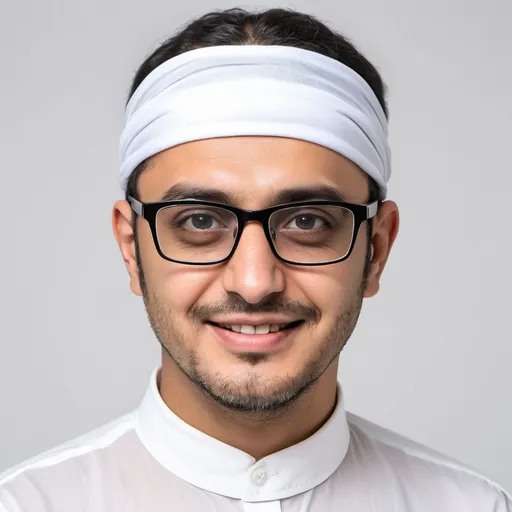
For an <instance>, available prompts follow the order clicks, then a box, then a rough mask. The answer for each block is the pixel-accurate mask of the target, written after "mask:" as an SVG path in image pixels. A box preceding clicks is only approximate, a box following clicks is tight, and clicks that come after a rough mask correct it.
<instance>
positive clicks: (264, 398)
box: [196, 354, 313, 414]
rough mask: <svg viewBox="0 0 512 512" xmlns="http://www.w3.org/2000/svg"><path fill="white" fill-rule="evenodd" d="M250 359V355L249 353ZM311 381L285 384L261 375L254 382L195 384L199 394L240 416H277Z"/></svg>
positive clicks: (296, 398)
mask: <svg viewBox="0 0 512 512" xmlns="http://www.w3.org/2000/svg"><path fill="white" fill-rule="evenodd" d="M251 356H254V354H251ZM312 384H313V382H308V383H303V384H302V385H297V383H285V382H283V380H278V379H276V378H275V375H274V376H273V377H269V379H268V381H265V379H264V377H263V378H262V375H261V374H259V375H258V379H256V378H255V379H251V378H250V377H249V379H247V380H246V381H245V382H236V383H235V382H232V383H230V382H225V383H223V384H220V385H219V383H218V382H217V383H215V384H208V383H207V382H205V381H200V382H196V385H198V386H199V387H200V388H201V389H202V390H203V392H205V393H206V394H207V395H208V397H209V398H210V399H211V400H212V401H214V402H215V403H216V404H218V405H221V406H222V407H223V408H224V409H226V410H229V411H233V412H240V413H270V414H272V413H278V412H283V411H284V410H286V409H289V408H290V407H291V406H292V405H293V404H294V403H295V402H296V401H297V400H298V399H299V398H300V396H302V395H303V394H304V393H305V392H306V391H307V389H309V388H310V387H311V385H312Z"/></svg>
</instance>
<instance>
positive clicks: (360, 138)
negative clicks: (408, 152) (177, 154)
mask: <svg viewBox="0 0 512 512" xmlns="http://www.w3.org/2000/svg"><path fill="white" fill-rule="evenodd" d="M125 123H126V124H125V127H124V130H123V133H122V135H121V142H120V150H121V179H120V184H121V188H122V189H123V190H125V189H126V183H127V181H128V178H129V176H130V174H131V173H132V171H133V170H134V169H135V168H136V167H137V165H139V164H140V163H141V162H143V161H144V160H146V159H147V158H149V157H150V156H153V155H155V154H156V153H159V152H160V151H163V150H164V149H168V148H171V147H173V146H177V145H179V144H182V143H185V142H191V141H195V140H201V139H210V138H215V137H228V136H236V135H267V136H277V137H290V138H294V139H300V140H305V141H309V142H314V143H316V144H319V145H321V146H324V147H327V148H329V149H332V150H333V151H336V152H337V153H340V154H342V155H344V156H345V157H346V158H348V159H349V160H351V161H352V162H354V163H355V164H357V165H358V166H359V167H360V168H361V169H362V170H363V171H364V172H366V173H367V174H369V175H370V176H371V177H372V178H373V179H374V180H375V181H376V182H377V183H378V185H379V188H380V191H381V197H382V198H383V197H385V196H386V190H387V188H386V184H387V182H388V180H389V177H390V174H391V151H390V148H389V144H388V140H387V137H388V127H387V120H386V116H385V114H384V111H383V110H382V107H381V105H380V103H379V101H378V100H377V97H376V96H375V94H374V93H373V91H372V89H371V88H370V86H369V85H368V84H367V83H366V82H365V81H364V80H363V79H362V78H361V77H360V76H359V75H358V74H357V73H356V72H355V71H353V70H352V69H350V68H349V67H348V66H345V65H344V64H342V63H340V62H338V61H337V60H334V59H331V58H330V57H326V56H324V55H320V54H319V53H316V52H313V51H309V50H303V49H299V48H293V47H288V46H261V45H240V46H213V47H206V48H199V49H196V50H191V51H189V52H186V53H183V54H181V55H178V56H177V57H174V58H172V59H169V60H167V61H166V62H164V63H163V64H161V65H160V66H158V67H157V68H156V69H154V70H153V71H152V72H151V73H150V74H149V75H148V76H147V77H146V78H145V79H144V80H143V82H142V83H141V84H140V86H139V87H138V88H137V90H136V91H135V92H134V94H133V96H132V97H131V99H130V101H129V102H128V105H127V107H126V117H125Z"/></svg>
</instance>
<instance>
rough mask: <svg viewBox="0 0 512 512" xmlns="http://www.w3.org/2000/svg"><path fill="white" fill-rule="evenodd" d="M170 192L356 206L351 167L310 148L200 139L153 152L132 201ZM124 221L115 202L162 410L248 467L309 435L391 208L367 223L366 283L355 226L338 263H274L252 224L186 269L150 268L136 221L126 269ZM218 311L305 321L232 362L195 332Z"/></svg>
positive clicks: (148, 249)
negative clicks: (151, 343) (339, 199)
mask: <svg viewBox="0 0 512 512" xmlns="http://www.w3.org/2000/svg"><path fill="white" fill-rule="evenodd" d="M176 183H186V184H193V185H202V186H207V187H209V188H218V189H221V190H224V191H225V192H227V193H229V194H231V195H232V196H233V201H232V204H234V205H235V206H239V207H241V208H246V209H252V210H256V209H261V208H265V207H267V206H269V205H270V201H271V196H272V195H273V194H275V193H276V192H278V191H279V190H281V189H283V188H289V187H292V186H310V187H311V186H313V185H319V184H321V185H323V184H325V185H330V186H333V187H336V188H337V189H338V190H340V191H341V192H342V193H343V194H344V195H345V197H346V200H347V201H348V202H353V203H359V204H365V203H366V202H367V198H368V185H367V181H366V178H365V176H364V174H363V172H362V171H361V170H360V169H359V168H358V167H357V166H356V165H355V164H353V163H352V162H350V161H349V160H347V159H346V158H344V157H343V156H341V155H339V154H337V153H335V152H333V151H331V150H329V149H327V148H324V147H321V146H318V145H316V144H312V143H309V142H305V141H299V140H295V139H287V138H279V137H227V138H219V139H210V140H202V141H196V142H190V143H187V144H183V145H180V146H177V147H174V148H171V149H168V150H166V151H163V152H161V153H159V154H158V155H155V156H154V157H152V159H151V160H150V165H149V166H148V168H147V169H146V170H145V171H144V172H143V174H142V175H141V177H140V180H139V199H140V200H141V201H143V202H154V201H159V200H161V198H162V196H163V194H164V193H165V191H166V190H167V189H168V188H169V187H170V186H172V185H174V184H176ZM311 199H314V198H313V197H312V198H311ZM132 214H133V212H132V211H131V208H130V206H129V205H128V203H127V202H126V201H118V202H117V203H116V204H115V205H114V210H113V216H112V225H113V230H114V234H115V237H116V240H117V242H118V244H119V248H120V250H121V253H122V256H123V259H124V262H125V265H126V268H127V270H128V273H129V277H130V287H131V290H132V292H133V293H134V294H136V295H139V296H142V297H143V298H144V303H145V306H146V311H147V314H148V318H149V321H150V323H151V326H152V328H153V330H154V332H155V335H156V336H157V338H158V340H159V341H160V343H161V345H162V369H161V372H160V376H159V389H160V393H161V395H162V398H163V400H164V401H165V402H166V404H167V405H168V406H169V408H170V409H171V410H172V411H173V412H174V413H175V414H177V415H178V416H180V417H181V418H182V419H183V420H184V421H186V422H187V423H189V424H190V425H192V426H194V427H195V428H197V429H199V430H201V431H203V432H205V433H206V434H209V435H211V436H213V437H215V438H217V439H219V440H221V441H223V442H225V443H228V444H230V445H232V446H234V447H236V448H239V449H241V450H243V451H245V452H247V453H249V454H251V455H252V456H253V457H255V458H256V459H260V458H262V457H264V456H266V455H268V454H270V453H274V452H276V451H278V450H280V449H283V448H286V447H288V446H291V445H293V444H295V443H298V442H300V441H302V440H304V439H305V438H307V437H309V436H310V435H311V434H312V433H314V432H315V431H316V430H318V429H319V428H320V427H321V426H322V425H323V423H325V421H326V420H327V419H328V418H329V416H330V415H331V413H332V411H333V408H334V406H335V403H336V381H337V370H338V361H339V354H340V352H341V350H342V349H343V347H344V346H345V344H346V342H347V340H348V339H349V338H350V335H351V334H352V331H353V329H354V327H355V324H356V322H357V319H358V316H359V313H360V310H361V305H362V302H363V299H364V298H369V297H372V296H374V295H375V294H376V293H377V292H378V290H379V280H380V277H381V274H382V271H383V269H384V266H385V264H386V261H387V259H388V256H389V253H390V251H391V248H392V246H393V243H394V240H395V238H396V235H397V232H398V226H399V215H398V207H397V205H396V204H395V203H393V202H392V201H385V202H384V203H383V204H382V205H381V207H380V209H379V213H378V215H377V217H375V218H374V227H373V237H372V244H373V248H374V255H373V258H372V261H371V264H370V265H369V267H368V275H367V276H365V275H364V269H365V261H366V257H367V254H366V253H367V250H366V248H367V234H366V225H365V224H363V225H362V226H361V228H360V230H359V233H358V237H357V240H356V244H355V247H354V250H353V252H352V254H351V256H350V258H348V259H347V260H345V261H343V262H341V263H337V264H333V265H326V266H319V267H301V266H297V265H289V264H286V263H284V262H281V261H279V260H278V259H277V258H275V257H274V255H273V254H272V252H271V249H270V247H269V246H268V243H267V241H266V238H265V235H264V233H263V229H262V227H261V225H260V224H258V223H250V224H248V225H247V226H246V227H245V230H244V231H243V233H242V237H241V240H240V244H239V246H238V248H237V250H236V252H235V254H234V255H233V256H232V258H231V259H230V260H228V261H227V262H224V263H221V264H217V265H211V266H205V267H201V266H199V267H196V266H190V265H182V264H177V263H173V262H169V261H166V260H164V259H163V258H161V257H160V256H159V255H158V253H157V252H156V249H155V246H154V243H153V240H152V237H151V233H150V229H149V225H148V223H147V222H146V220H145V219H142V218H138V219H137V229H138V243H139V254H140V262H139V264H138V262H137V251H136V247H135V237H134V232H133V230H132V224H131V218H132ZM141 278H142V279H141ZM220 313H222V314H223V315H225V316H228V315H230V314H233V313H237V314H243V315H251V314H265V313H278V314H282V315H284V316H286V317H290V318H293V319H295V318H303V319H304V320H305V322H304V323H303V324H302V325H301V327H300V328H299V329H298V330H297V331H296V333H295V334H294V335H293V337H290V340H289V341H288V342H286V343H285V344H283V345H282V346H281V347H280V349H279V350H277V351H275V352H272V353H267V354H264V353H257V354H254V353H253V354H243V353H238V352H236V351H234V350H231V349H228V348H226V347H225V346H224V345H222V344H220V343H219V342H218V340H217V338H216V336H215V334H214V333H213V331H212V329H211V327H210V326H209V325H207V324H205V323H204V320H206V319H208V317H211V316H213V315H214V314H216V315H218V314H220Z"/></svg>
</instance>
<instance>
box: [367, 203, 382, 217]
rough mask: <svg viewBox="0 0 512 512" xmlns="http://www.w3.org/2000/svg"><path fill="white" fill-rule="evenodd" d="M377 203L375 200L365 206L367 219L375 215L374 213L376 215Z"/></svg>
mask: <svg viewBox="0 0 512 512" xmlns="http://www.w3.org/2000/svg"><path fill="white" fill-rule="evenodd" d="M379 203H380V201H375V202H374V203H372V204H369V205H368V206H367V207H366V212H367V213H366V214H367V216H368V219H371V218H372V217H375V215H377V210H378V209H379Z"/></svg>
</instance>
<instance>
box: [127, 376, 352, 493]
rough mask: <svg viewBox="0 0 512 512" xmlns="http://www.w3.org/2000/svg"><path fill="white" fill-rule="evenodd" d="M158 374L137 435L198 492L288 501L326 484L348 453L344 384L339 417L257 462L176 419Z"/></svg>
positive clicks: (139, 411)
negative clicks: (160, 386) (165, 398)
mask: <svg viewBox="0 0 512 512" xmlns="http://www.w3.org/2000/svg"><path fill="white" fill-rule="evenodd" d="M158 372H159V368H156V369H155V370H154V371H153V373H152V375H151V379H150V383H149V387H148V389H147V391H146V394H145V396H144V398H143V400H142V403H141V404H140V406H139V407H138V409H136V411H135V425H136V431H137V435H138V436H139V438H140V440H141V442H142V444H143V445H144V446H145V448H146V449H147V450H148V451H149V452H150V454H151V455H152V456H153V457H154V458H155V459H156V460H157V461H158V462H159V463H160V464H161V465H162V466H164V467H165V468H166V469H167V470H169V471H170V472H171V473H173V474H174V475H176V476H178V477H179V478H181V479H183V480H185V481H187V482H188V483H190V484H192V485H194V486H196V487H199V488H201V489H204V490H206V491H210V492H213V493H216V494H221V495H223V496H227V497H230V498H235V499H240V500H243V501H249V502H251V501H252V502H259V501H271V500H279V499H284V498H288V497H290V496H294V495H296V494H300V493H302V492H306V491H308V490H310V489H312V488H314V487H316V486H317V485H319V484H321V483H322V482H323V481H325V480H327V479H328V478H329V477H330V476H331V475H332V474H333V473H334V472H335V471H336V469H337V468H338V467H339V466H340V464H341V463H342V461H343V459H344V457H345V455H346V453H347V450H348V446H349V442H350V430H349V427H348V423H347V417H346V411H345V406H344V400H343V393H342V388H341V385H340V383H339V382H338V383H337V403H336V407H335V409H334V412H333V413H332V415H331V416H330V418H329V419H328V420H327V422H326V423H325V424H324V425H323V426H322V427H321V428H320V429H319V430H318V431H316V432H315V433H314V434H313V435H312V436H310V437H309V438H307V439H305V440H304V441H302V442H300V443H298V444H295V445H293V446H290V447H288V448H285V449H283V450H280V451H278V452H275V453H272V454H270V455H267V456H266V457H264V458H262V459H260V460H259V461H256V459H255V458H254V457H252V456H251V455H249V454H248V453H245V452H244V451H242V450H239V449H237V448H234V447H233V446H230V445H228V444H226V443H223V442H222V441H219V440H218V439H215V438H214V437H211V436H209V435H207V434H205V433H204V432H201V431H200V430H198V429H196V428H194V427H192V426H191V425H189V424H188V423H186V422H184V421H183V420H182V419H181V418H179V417H178V416H177V415H176V414H174V413H173V412H172V411H171V410H170V409H169V407H168V406H167V405H166V404H165V402H164V401H163V399H162V397H161V396H160V392H159V390H158V386H157V377H158Z"/></svg>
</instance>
